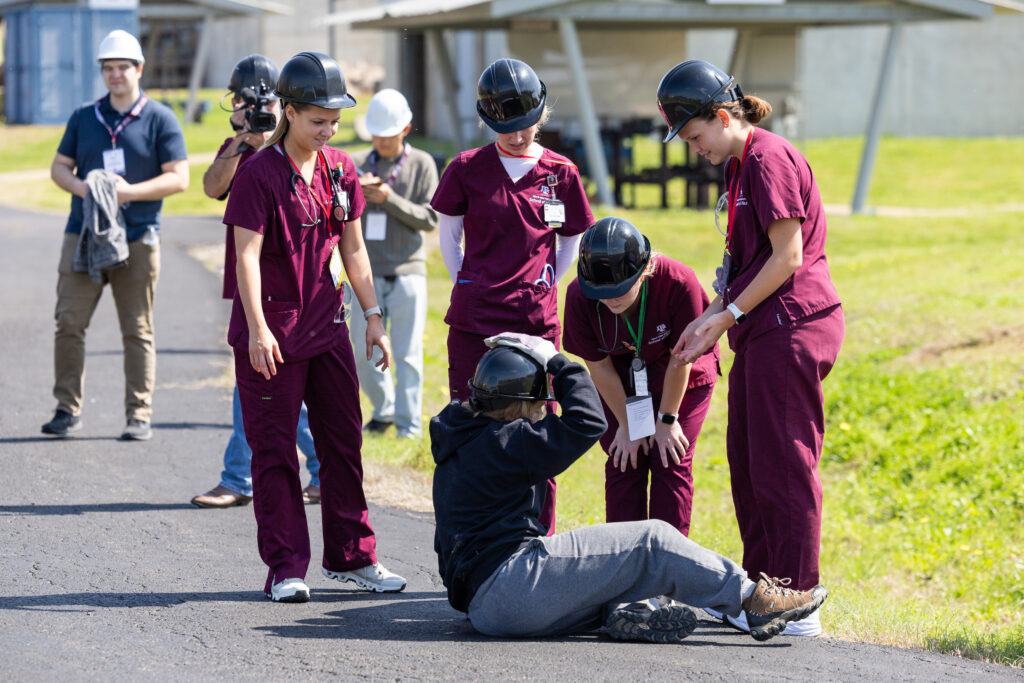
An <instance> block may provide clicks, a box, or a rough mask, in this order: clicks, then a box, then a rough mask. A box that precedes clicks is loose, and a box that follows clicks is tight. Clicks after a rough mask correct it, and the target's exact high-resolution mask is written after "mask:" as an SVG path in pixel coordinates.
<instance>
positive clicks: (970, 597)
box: [0, 92, 1024, 665]
mask: <svg viewBox="0 0 1024 683" xmlns="http://www.w3.org/2000/svg"><path fill="white" fill-rule="evenodd" d="M209 96H210V97H211V98H212V99H216V97H219V92H211V93H209ZM363 100H365V98H363ZM352 115H353V112H351V110H350V111H348V112H345V113H343V127H342V130H341V131H340V132H339V135H338V137H337V138H336V140H335V143H340V144H343V145H346V146H351V145H354V144H356V143H355V142H354V136H353V135H352V132H351V127H350V122H351V120H352ZM226 117H227V114H223V115H222V114H221V113H219V112H217V111H216V110H214V111H213V112H211V114H209V115H208V116H207V118H206V120H205V121H204V123H203V124H201V125H195V126H188V127H187V128H186V135H187V136H188V140H189V149H190V151H191V152H193V153H203V152H206V153H209V152H213V151H215V150H216V147H217V145H218V144H219V143H220V141H221V140H222V139H223V137H224V136H225V135H226V134H227V133H226V131H227V125H226V121H225V119H226ZM59 136H60V130H59V128H57V129H53V128H24V127H7V128H2V129H0V157H2V158H3V161H2V162H0V172H2V171H11V170H22V169H31V168H39V167H45V166H47V165H48V163H49V161H50V159H51V158H52V153H53V150H54V148H55V147H56V142H57V140H58V139H59ZM802 147H803V149H804V151H805V153H806V154H807V155H808V157H809V158H810V160H811V164H812V166H813V168H814V170H815V174H816V176H817V178H818V180H819V183H820V184H821V186H822V191H823V194H824V197H825V200H826V201H827V202H835V203H846V202H848V201H849V199H850V196H851V194H852V191H853V182H854V178H855V173H856V165H857V162H858V160H859V155H860V142H859V141H858V140H853V139H843V140H817V141H807V142H806V143H804V144H803V145H802ZM672 153H673V154H674V155H680V154H681V150H680V149H679V147H678V146H677V147H675V148H674V149H673V150H672ZM637 154H638V155H640V157H641V158H653V157H654V155H656V154H657V147H656V145H655V144H654V143H653V142H652V141H647V140H645V141H641V142H640V143H639V144H638V150H637ZM645 155H646V157H645ZM1022 156H1024V139H1020V138H1017V139H971V140H929V139H890V138H886V139H884V140H883V141H882V144H881V148H880V153H879V160H878V164H877V167H876V177H875V180H874V183H873V185H872V193H871V198H870V201H871V203H873V204H877V205H892V206H911V207H936V208H943V207H959V206H970V207H977V208H978V211H977V215H976V216H973V217H969V218H968V217H965V218H943V219H935V218H882V217H873V216H860V217H835V218H832V219H831V220H830V223H829V228H830V235H829V237H830V240H829V249H828V251H829V257H830V263H831V266H832V273H833V276H834V279H835V281H836V284H837V287H838V288H839V291H840V294H841V296H842V298H843V302H844V308H845V311H846V321H847V337H846V341H845V345H844V347H843V352H842V354H841V356H840V359H839V362H838V364H837V366H836V368H835V370H834V371H833V373H832V375H831V376H830V377H829V378H828V380H827V381H826V384H825V393H826V400H827V415H828V429H829V431H828V435H827V437H826V443H825V449H824V454H823V458H822V464H821V467H822V478H823V480H824V486H825V521H824V532H823V540H822V545H823V547H822V580H823V582H824V583H825V584H826V585H828V587H829V588H830V590H831V592H832V597H831V598H830V600H829V603H828V605H827V606H826V608H825V609H824V610H823V613H822V620H823V622H824V625H825V628H826V630H827V631H828V632H829V633H830V634H832V635H834V636H837V637H840V638H847V639H864V640H870V641H874V642H881V643H892V644H898V645H906V646H919V647H928V648H933V649H937V650H941V651H945V652H956V653H960V654H963V655H966V656H971V657H981V658H987V659H992V660H995V661H999V662H1004V663H1010V664H1016V665H1024V627H1022V626H1021V625H1020V624H1021V621H1022V617H1024V550H1022V548H1024V322H1022V320H1021V316H1020V311H1021V304H1020V295H1021V292H1022V291H1024V212H1018V213H1005V214H986V212H985V211H984V208H985V207H987V206H991V205H994V204H1006V203H1012V202H1014V201H1020V199H1019V193H1020V188H1021V187H1024V165H1021V164H1020V162H1019V159H1020V158H1021V157H1022ZM204 168H205V164H197V165H195V166H193V169H192V172H193V181H192V187H191V189H190V190H189V192H188V193H185V194H183V195H180V196H178V197H174V198H172V199H170V200H169V201H168V202H167V205H166V210H167V211H168V212H169V213H184V214H193V213H216V212H219V211H220V210H221V205H220V204H219V203H216V202H212V201H210V200H207V199H205V198H204V197H203V196H202V192H201V175H202V171H203V170H204ZM679 196H680V189H679V188H678V187H675V188H674V189H673V198H674V199H675V201H676V202H678V199H677V198H678V197H679ZM12 198H17V201H18V204H19V205H22V206H25V205H32V206H42V207H49V208H53V209H56V210H66V206H67V198H66V196H63V195H62V194H61V193H60V192H59V191H57V190H56V189H55V188H53V187H52V184H50V183H49V181H40V180H39V179H27V180H24V181H21V180H18V179H13V180H10V181H9V182H8V183H7V188H6V189H5V190H4V191H3V193H2V195H0V202H2V201H8V202H10V201H13V199H12ZM656 201H657V197H656V190H655V189H654V188H642V189H641V191H640V205H641V206H654V205H655V203H656ZM622 213H623V215H625V216H626V217H628V218H630V219H631V220H633V221H634V222H635V223H636V224H637V225H638V226H639V227H640V228H641V229H642V230H643V231H644V232H645V233H646V234H647V235H648V236H649V237H650V238H651V240H652V242H653V244H654V246H655V248H657V249H658V250H659V251H662V252H664V253H666V254H668V255H670V256H673V257H675V258H678V259H680V260H682V261H685V262H687V263H689V264H690V265H692V266H693V267H694V268H695V269H696V271H697V273H698V275H699V276H700V277H701V280H702V281H703V282H705V283H708V284H709V283H710V281H711V278H712V275H713V271H714V267H715V265H716V262H717V261H718V260H719V259H720V253H721V238H720V237H719V236H718V235H717V233H715V231H714V227H713V223H712V217H711V214H710V213H708V212H692V211H681V210H672V211H667V212H664V211H659V210H655V209H647V208H644V209H639V210H635V211H630V212H622ZM428 268H429V276H428V277H429V291H430V304H429V316H428V322H427V330H426V335H425V342H426V344H425V345H426V365H425V401H424V411H425V412H426V413H427V414H428V415H429V414H432V413H433V412H436V411H437V410H438V409H440V408H441V407H442V406H443V405H444V404H445V403H446V401H447V371H446V367H447V355H446V351H445V343H444V340H445V334H446V330H445V326H444V323H443V321H442V319H443V316H444V312H445V309H446V307H447V301H448V295H449V292H450V287H451V285H450V283H449V281H448V277H447V274H446V272H445V270H444V266H443V264H442V262H441V259H440V256H439V254H437V253H436V252H435V253H434V254H432V255H431V257H430V261H429V263H428ZM563 284H564V283H563ZM723 356H724V358H723V369H726V370H727V368H728V367H729V365H730V363H731V353H729V352H728V351H726V352H725V353H724V354H723ZM725 419H726V415H725V382H724V380H723V381H722V382H720V386H719V388H718V390H717V391H716V394H715V398H714V402H713V405H712V409H711V413H710V414H709V416H708V419H707V421H706V423H705V428H704V432H703V434H702V435H701V439H700V443H699V445H698V451H697V456H696V459H695V470H696V472H695V483H696V490H697V493H696V499H695V503H694V518H693V537H694V538H695V539H696V540H697V541H699V542H701V543H703V544H705V545H707V546H709V547H711V548H714V549H716V550H718V551H720V552H723V553H725V554H729V555H731V556H733V557H738V556H739V554H740V544H739V538H738V534H737V532H736V524H735V521H734V517H733V510H732V501H731V498H730V493H729V476H728V468H727V465H726V462H725V443H724V433H725ZM364 454H365V457H366V458H367V459H368V460H372V461H377V462H382V463H387V464H402V465H410V466H413V467H416V468H419V469H423V470H429V469H430V467H431V465H432V460H431V458H430V453H429V445H428V444H427V442H426V441H425V440H424V441H420V442H400V441H397V440H395V439H394V438H391V437H384V438H377V437H371V438H369V439H367V441H366V444H365V448H364ZM603 464H604V455H603V454H602V453H601V452H600V451H599V449H594V450H592V451H591V452H590V453H589V454H588V455H587V456H585V457H584V458H583V459H582V460H581V461H580V462H579V463H577V464H576V465H575V466H574V467H573V468H572V469H571V470H570V471H569V472H567V473H566V474H565V475H563V476H562V477H561V478H560V487H559V503H558V514H559V528H560V529H562V530H565V529H569V528H573V527H578V526H580V525H584V524H591V523H595V522H600V521H602V520H603V516H604V502H603Z"/></svg>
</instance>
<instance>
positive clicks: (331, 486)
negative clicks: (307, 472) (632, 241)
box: [224, 52, 405, 602]
mask: <svg viewBox="0 0 1024 683" xmlns="http://www.w3.org/2000/svg"><path fill="white" fill-rule="evenodd" d="M276 94H277V95H278V96H279V97H280V98H281V102H282V104H283V110H282V114H283V115H282V116H281V118H280V121H279V122H278V127H277V130H276V131H275V132H274V134H273V135H272V136H271V137H270V139H269V140H268V141H267V144H266V145H265V146H264V148H263V149H262V150H260V151H259V152H257V153H256V154H255V155H253V157H252V158H251V159H249V161H248V162H246V164H245V165H244V166H242V167H241V168H240V169H239V171H238V175H237V176H236V178H235V181H234V186H233V187H232V191H231V196H230V197H229V199H228V204H227V209H226V211H225V213H224V222H225V224H227V225H229V226H233V227H234V233H235V246H236V252H237V260H238V265H237V272H238V289H237V292H236V294H235V300H234V307H233V309H232V312H231V324H230V326H229V329H228V342H229V343H230V344H231V345H232V347H234V351H235V377H236V380H237V383H238V390H239V397H240V399H241V404H242V419H243V422H244V425H245V434H246V436H247V437H248V440H249V445H250V446H251V447H252V452H253V456H252V480H253V503H254V505H253V507H254V510H255V514H256V525H257V542H258V544H259V550H260V557H261V558H263V561H264V562H265V563H266V564H267V566H268V568H269V570H268V572H267V581H266V584H265V586H264V592H265V593H266V595H267V597H268V598H270V599H272V600H274V601H275V602H306V601H307V600H309V588H308V587H307V586H306V584H305V582H304V579H305V575H306V570H307V569H308V567H309V560H310V546H309V532H308V529H307V527H306V513H305V510H304V508H303V502H302V485H301V484H300V483H299V467H298V462H297V461H296V458H295V424H296V422H297V420H298V417H299V409H300V406H301V405H302V402H303V400H305V402H306V405H307V407H308V410H309V426H310V429H311V431H312V432H313V442H314V444H315V447H316V452H317V455H319V457H320V462H321V469H320V482H321V514H322V516H323V534H324V557H323V573H324V575H325V576H327V577H328V578H332V579H336V580H339V581H351V582H353V583H355V584H356V585H357V586H359V587H360V588H364V589H366V590H373V591H400V590H402V589H403V588H404V587H405V579H403V578H402V577H400V576H397V575H395V574H392V573H391V572H389V571H387V570H386V569H384V567H383V566H382V565H381V564H379V563H378V562H377V556H376V540H375V538H374V534H373V529H371V528H370V523H369V515H368V513H367V508H366V499H365V497H364V495H363V487H362V475H363V472H362V463H361V456H360V447H361V445H362V416H361V414H360V407H359V383H358V380H357V379H356V368H355V359H354V358H353V356H352V347H351V344H350V342H349V337H348V331H347V330H346V327H345V323H344V316H343V314H342V311H341V305H342V304H341V294H340V286H341V270H342V265H344V269H345V272H346V273H347V275H348V279H349V283H350V285H351V287H352V289H353V291H354V292H355V295H356V297H357V298H358V299H359V303H360V306H361V307H362V309H363V310H364V311H365V312H366V317H367V320H368V325H367V331H366V347H367V351H368V353H369V351H372V349H373V347H375V346H376V347H379V348H380V349H381V351H382V352H383V358H382V360H381V363H380V365H381V366H382V367H387V365H388V363H389V361H390V355H391V352H390V344H389V342H388V339H387V337H386V336H385V334H384V328H383V326H382V325H381V320H380V309H379V308H378V307H377V302H376V298H375V296H374V290H373V280H372V276H371V273H370V264H369V261H368V260H367V257H366V252H365V249H364V247H363V238H362V230H361V229H360V221H359V217H360V215H361V214H362V212H363V208H364V206H365V202H364V200H363V194H362V191H361V189H360V186H359V178H358V175H357V174H356V168H355V165H354V164H353V163H352V159H351V158H349V156H348V155H347V154H345V153H344V152H342V151H340V150H336V149H334V148H332V147H329V146H327V141H328V140H329V139H330V138H331V136H333V135H334V133H335V132H336V131H337V125H338V118H339V113H340V111H339V110H341V109H344V108H346V107H351V106H353V105H355V100H354V99H352V98H351V97H350V96H349V95H348V93H347V92H346V88H345V78H344V76H343V75H342V73H341V69H339V68H338V64H337V63H336V62H335V61H334V60H333V59H331V58H330V57H328V56H327V55H325V54H321V53H316V52H302V53H299V54H297V55H295V56H294V57H293V58H292V59H291V60H289V61H288V63H287V64H285V66H284V68H283V69H282V70H281V75H280V77H279V79H278V82H277V91H276ZM367 359H369V355H368V356H367Z"/></svg>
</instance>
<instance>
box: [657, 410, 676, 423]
mask: <svg viewBox="0 0 1024 683" xmlns="http://www.w3.org/2000/svg"><path fill="white" fill-rule="evenodd" d="M658 421H659V422H661V423H662V424H667V425H670V424H675V421H676V416H675V415H673V414H672V413H658Z"/></svg>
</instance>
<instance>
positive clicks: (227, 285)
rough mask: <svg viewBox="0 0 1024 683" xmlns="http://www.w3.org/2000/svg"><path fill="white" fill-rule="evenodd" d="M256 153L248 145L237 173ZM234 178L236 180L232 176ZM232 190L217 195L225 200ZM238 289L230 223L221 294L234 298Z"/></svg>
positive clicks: (224, 148) (222, 146) (225, 141)
mask: <svg viewBox="0 0 1024 683" xmlns="http://www.w3.org/2000/svg"><path fill="white" fill-rule="evenodd" d="M234 139H235V137H234V136H231V137H229V138H227V139H225V140H224V142H223V143H222V144H221V146H220V149H218V150H217V156H218V157H219V156H220V155H221V154H223V153H224V150H226V149H227V148H228V145H230V144H231V141H232V140H234ZM255 153H256V150H254V149H253V148H252V147H246V148H245V151H244V152H242V153H241V154H239V155H238V157H239V158H238V166H236V167H235V173H238V169H240V168H241V167H242V164H244V163H245V162H246V161H248V160H249V157H251V156H252V155H253V154H255ZM232 180H234V179H233V178H232ZM230 192H231V185H230V184H229V185H228V189H227V191H226V192H224V194H222V195H221V196H219V197H217V199H219V200H220V201H224V200H225V199H227V198H228V194H230ZM236 289H238V280H237V275H236V273H235V233H234V231H233V230H232V229H231V226H230V225H227V226H225V227H224V288H223V290H222V292H221V296H222V297H223V298H225V299H234V298H235V290H236Z"/></svg>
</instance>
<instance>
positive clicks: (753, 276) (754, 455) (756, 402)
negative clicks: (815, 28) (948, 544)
mask: <svg viewBox="0 0 1024 683" xmlns="http://www.w3.org/2000/svg"><path fill="white" fill-rule="evenodd" d="M658 106H659V107H660V108H661V111H662V115H663V116H664V117H665V121H666V122H667V123H668V125H669V128H670V132H669V134H668V136H667V137H666V138H665V142H668V141H669V140H671V139H672V138H673V137H674V136H676V135H679V137H681V138H682V139H683V140H685V141H686V142H687V144H689V145H690V147H691V149H693V150H694V151H695V152H696V153H697V154H699V155H701V156H703V157H704V158H706V159H707V160H708V161H710V162H711V163H713V164H721V163H723V162H724V163H726V187H727V190H728V199H727V203H728V217H729V222H728V230H727V234H726V245H725V257H724V259H723V264H722V267H721V268H720V269H719V271H718V278H717V280H716V282H715V291H716V292H717V293H718V297H716V298H715V300H714V301H713V302H712V304H711V306H710V307H709V308H708V310H707V311H705V312H704V314H703V315H702V316H701V317H700V318H698V319H697V320H695V321H694V322H693V323H691V324H690V325H689V326H688V327H687V328H686V330H685V331H684V332H683V335H682V337H681V338H680V340H679V342H678V343H677V344H676V346H675V348H674V349H673V352H674V353H676V354H678V356H679V357H680V358H681V359H683V360H685V361H692V360H694V359H696V358H697V357H699V356H700V355H701V354H702V353H704V351H705V350H707V349H708V348H710V347H711V345H712V344H714V343H715V342H716V341H717V340H718V338H719V337H720V336H721V335H722V334H723V333H724V332H726V331H728V333H729V345H730V346H731V347H732V349H733V351H735V353H736V357H735V360H734V361H733V366H732V370H731V371H730V373H729V427H728V432H727V450H728V457H729V468H730V472H731V480H732V493H733V501H734V504H735V506H736V519H737V521H738V522H739V530H740V536H741V537H742V539H743V567H744V569H746V570H747V572H748V573H749V574H750V575H751V576H757V575H758V574H759V573H761V572H764V573H765V574H767V575H769V576H785V577H790V578H791V579H792V581H793V584H794V585H793V588H795V589H797V590H804V589H806V588H809V587H812V586H814V585H817V583H818V552H819V548H820V544H821V479H820V477H819V475H818V460H819V459H820V458H821V446H822V439H823V437H824V434H825V415H824V400H823V397H822V390H821V382H822V380H823V379H824V378H825V377H826V376H827V375H828V373H829V371H830V370H831V369H832V366H833V364H834V363H835V361H836V357H837V356H838V354H839V348H840V346H841V345H842V341H843V333H844V329H845V328H844V321H843V311H842V308H841V307H840V303H839V296H838V294H837V293H836V289H835V286H834V285H833V284H832V279H831V277H830V275H829V270H828V263H827V261H826V259H825V233H826V228H825V212H824V209H823V208H822V204H821V196H820V194H819V192H818V186H817V184H816V183H815V181H814V176H813V175H812V173H811V169H810V166H808V164H807V160H806V159H804V157H803V156H802V155H801V154H800V152H798V151H797V150H796V149H795V148H794V147H793V146H792V145H791V144H790V143H789V142H787V141H786V140H785V139H784V138H782V137H780V136H778V135H775V134H774V133H771V132H769V131H766V130H764V129H761V128H758V127H757V123H758V122H759V121H760V120H761V119H763V118H764V117H765V116H767V115H768V114H769V113H771V106H770V105H768V103H767V102H765V101H764V100H761V99H759V98H756V97H750V96H744V95H743V92H742V90H741V89H740V87H739V85H738V84H737V83H736V82H735V81H734V80H733V79H732V78H730V77H729V76H728V75H726V74H725V72H723V71H722V70H721V69H718V68H717V67H715V66H713V65H711V64H709V63H707V62H703V61H700V60H692V61H688V62H684V63H682V64H680V65H678V66H676V67H675V68H673V69H672V70H671V71H669V72H668V73H667V74H666V75H665V77H664V78H663V79H662V81H661V85H660V86H659V88H658ZM817 614H818V613H817V612H815V613H814V615H812V616H811V617H809V618H808V619H806V620H804V621H802V622H795V623H794V624H790V625H789V626H787V629H786V633H790V634H793V635H818V634H819V633H821V623H820V621H819V620H818V617H817ZM743 624H744V621H743V620H742V615H741V619H740V621H739V625H740V627H742V626H743Z"/></svg>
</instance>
